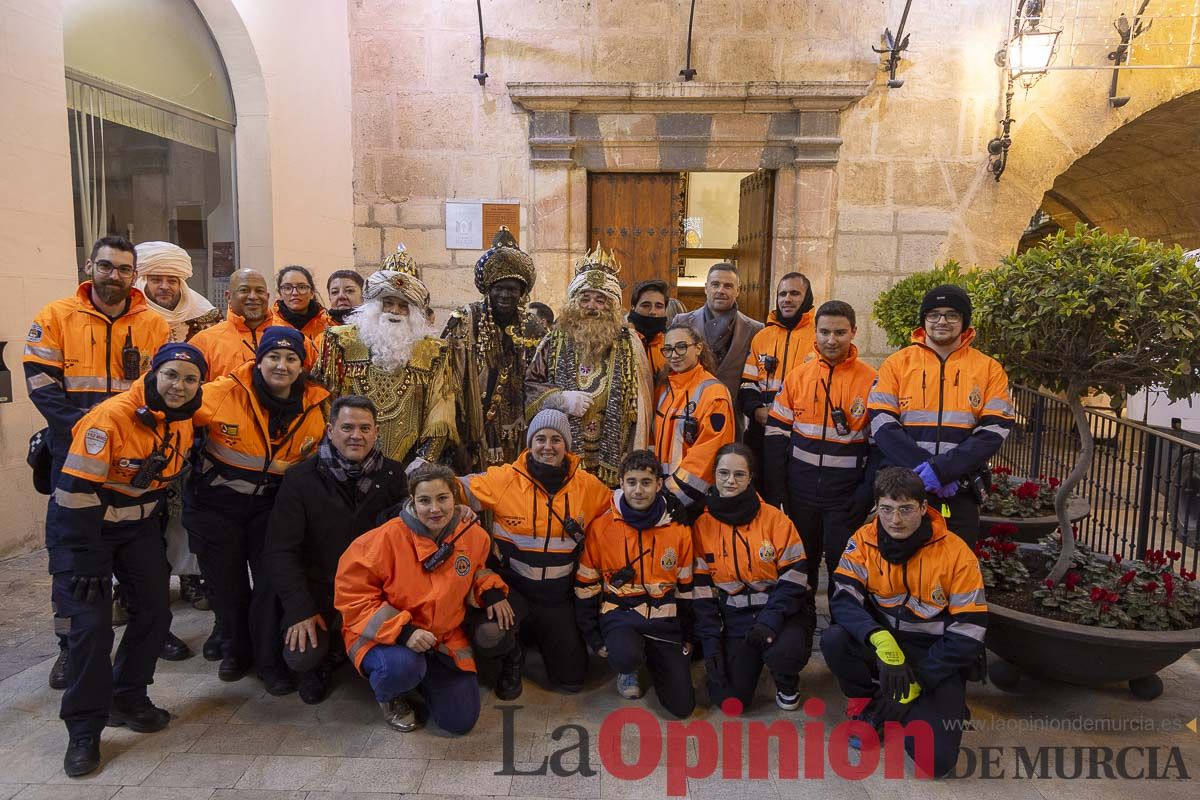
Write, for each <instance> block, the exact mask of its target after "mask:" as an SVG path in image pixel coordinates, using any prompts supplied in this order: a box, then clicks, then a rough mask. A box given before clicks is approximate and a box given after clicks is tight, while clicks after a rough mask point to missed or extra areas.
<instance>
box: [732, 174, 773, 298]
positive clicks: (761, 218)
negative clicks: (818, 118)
mask: <svg viewBox="0 0 1200 800" xmlns="http://www.w3.org/2000/svg"><path fill="white" fill-rule="evenodd" d="M774 211H775V173H774V172H773V171H771V170H765V169H760V170H759V171H758V172H755V173H754V174H753V175H748V176H747V177H745V178H743V179H742V181H741V198H740V202H739V204H738V239H737V267H738V277H739V278H740V279H741V283H742V291H741V294H740V295H739V296H738V309H739V310H740V311H741V312H742V313H743V314H745V315H746V316H748V317H750V318H751V319H756V320H765V319H766V318H767V312H768V311H769V310H770V296H771V286H770V282H771V221H772V219H773V217H774Z"/></svg>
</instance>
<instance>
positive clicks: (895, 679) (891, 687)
mask: <svg viewBox="0 0 1200 800" xmlns="http://www.w3.org/2000/svg"><path fill="white" fill-rule="evenodd" d="M867 641H869V642H870V643H871V646H872V647H874V648H875V658H876V660H877V663H876V664H875V667H876V669H877V670H878V671H879V691H880V694H881V695H882V696H883V699H884V700H892V701H894V702H897V703H903V702H908V701H911V700H915V699H916V695H915V694H913V689H912V687H914V686H916V685H917V681H916V680H915V678H914V677H913V672H912V667H910V666H909V665H908V664H906V663H905V659H904V651H903V650H901V649H900V644H899V643H898V642H897V641H896V637H895V636H893V635H892V634H891V631H885V630H880V631H875V632H874V633H872V634H871V635H870V636H868V637H867ZM906 697H907V698H908V701H906V700H905V698H906Z"/></svg>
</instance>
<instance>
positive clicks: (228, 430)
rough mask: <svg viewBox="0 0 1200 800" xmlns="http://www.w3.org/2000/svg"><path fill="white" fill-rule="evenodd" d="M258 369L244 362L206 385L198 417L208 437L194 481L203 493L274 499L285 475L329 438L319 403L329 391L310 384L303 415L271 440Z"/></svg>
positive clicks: (305, 397) (197, 489)
mask: <svg viewBox="0 0 1200 800" xmlns="http://www.w3.org/2000/svg"><path fill="white" fill-rule="evenodd" d="M254 369H255V365H254V364H253V363H249V364H242V365H241V366H240V367H237V368H236V369H234V371H233V372H232V373H231V374H229V375H226V376H225V377H223V378H217V379H216V380H215V381H213V382H212V383H206V384H205V385H204V402H203V404H202V405H201V407H200V410H199V411H197V412H196V416H195V417H194V419H195V423H196V426H197V427H198V428H205V429H206V436H205V439H204V450H203V455H202V457H201V459H200V466H199V469H198V470H197V472H196V473H195V474H194V475H193V476H192V477H191V480H192V481H194V482H195V487H196V493H197V494H199V495H207V494H211V493H219V492H224V491H232V492H235V493H236V494H239V495H264V494H265V495H271V494H273V493H274V491H275V490H276V489H277V488H279V482H280V481H281V480H282V479H283V473H284V472H286V471H287V469H288V468H289V467H290V466H292V465H293V464H295V463H297V462H299V461H302V460H303V459H305V458H307V457H308V456H310V455H312V454H313V453H315V452H316V449H317V445H318V444H319V443H320V441H321V437H322V436H323V435H324V434H325V419H324V417H323V416H322V414H321V403H322V402H324V400H325V399H326V398H327V397H329V392H328V391H326V390H325V389H324V388H323V387H322V386H319V385H318V384H316V383H313V382H312V381H308V382H307V384H306V385H305V388H304V401H303V410H302V411H301V412H300V415H299V416H298V417H297V418H296V419H295V420H293V421H292V422H291V424H290V426H289V428H288V430H287V432H285V433H284V434H283V435H282V436H280V437H279V438H277V439H272V438H271V435H270V428H269V427H268V418H267V412H266V410H265V409H264V408H263V407H262V404H261V403H260V402H259V400H258V396H257V395H256V394H255V392H254V387H253V383H252V378H251V373H252V372H253V370H254ZM301 380H304V379H303V378H301Z"/></svg>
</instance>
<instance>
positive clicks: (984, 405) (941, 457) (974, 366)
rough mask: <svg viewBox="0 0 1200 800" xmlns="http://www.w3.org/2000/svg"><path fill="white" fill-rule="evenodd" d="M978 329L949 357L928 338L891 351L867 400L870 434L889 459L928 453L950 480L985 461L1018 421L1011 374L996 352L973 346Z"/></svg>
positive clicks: (910, 461) (905, 461) (914, 462)
mask: <svg viewBox="0 0 1200 800" xmlns="http://www.w3.org/2000/svg"><path fill="white" fill-rule="evenodd" d="M974 338H975V330H974V328H971V329H969V330H967V331H966V332H965V333H964V334H963V336H962V343H961V344H960V345H959V347H958V349H957V350H955V351H954V352H953V353H951V354H950V355H949V356H948V357H947V358H946V360H945V361H943V360H942V359H941V358H940V357H939V356H938V354H937V353H936V352H934V351H933V349H931V348H930V347H929V346H928V345H927V344H925V330H924V329H923V328H918V329H917V330H915V331H913V335H912V340H913V344H911V345H909V346H908V347H906V348H904V349H903V350H900V351H898V352H895V353H893V354H892V355H890V356H888V358H887V360H886V361H884V362H883V366H881V367H880V368H879V378H878V379H877V380H876V382H875V387H874V388H873V389H872V390H871V395H870V399H869V401H868V403H867V405H868V408H869V409H870V414H871V436H872V437H873V438H874V439H875V443H876V445H877V446H878V447H879V449H880V450H881V451H882V452H883V457H884V462H885V463H887V464H895V465H899V466H902V467H907V468H909V469H915V468H916V467H918V466H920V465H921V464H923V463H925V462H926V461H928V462H929V464H930V466H932V467H933V469H934V472H936V473H937V476H938V478H939V480H940V481H941V482H942V483H943V484H948V483H951V482H953V481H956V480H958V479H959V478H962V477H964V476H966V475H969V474H970V473H972V472H974V471H975V470H978V469H980V468H982V467H984V466H985V465H986V464H987V462H988V459H990V458H991V457H992V456H993V455H995V454H996V451H997V450H999V449H1000V446H1001V445H1002V444H1004V440H1005V438H1006V437H1007V436H1008V432H1009V431H1010V430H1011V429H1012V424H1013V409H1012V404H1011V403H1010V401H1009V396H1008V376H1007V375H1005V374H1004V368H1003V367H1001V366H1000V364H999V363H998V362H997V361H996V360H995V359H993V358H991V357H989V356H986V355H984V354H983V353H981V352H979V351H978V350H975V349H974V348H972V347H971V341H972V340H973V339H974Z"/></svg>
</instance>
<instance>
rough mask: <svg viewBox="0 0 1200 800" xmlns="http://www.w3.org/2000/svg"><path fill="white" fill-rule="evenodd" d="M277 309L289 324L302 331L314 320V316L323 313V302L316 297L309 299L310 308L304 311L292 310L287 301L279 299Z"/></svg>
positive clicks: (276, 304)
mask: <svg viewBox="0 0 1200 800" xmlns="http://www.w3.org/2000/svg"><path fill="white" fill-rule="evenodd" d="M275 309H276V310H277V311H278V312H279V316H281V317H283V319H284V321H285V322H286V323H287V324H288V325H291V326H292V327H293V328H295V329H296V330H298V331H300V330H304V326H305V325H307V324H308V323H310V322H312V321H313V318H314V317H316V316H317V314H320V313H321V304H320V303H318V302H317V299H316V298H315V297H314V298H313V299H312V300H309V301H308V308H306V309H304V310H303V311H292V310H291V309H290V308H288V307H287V303H285V302H283V301H282V300H278V301H276V303H275Z"/></svg>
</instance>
